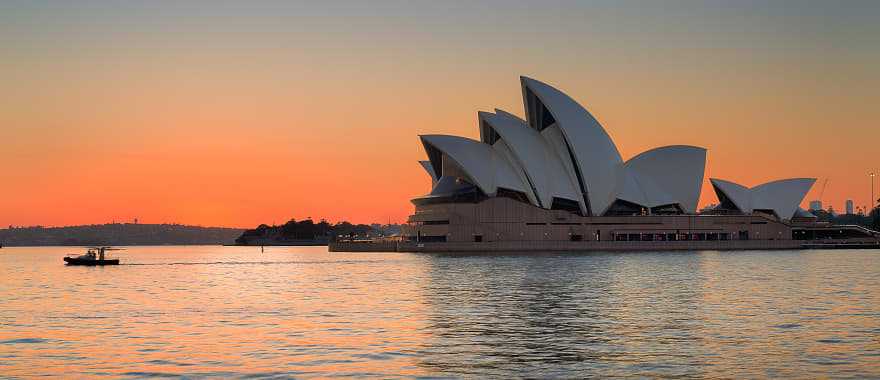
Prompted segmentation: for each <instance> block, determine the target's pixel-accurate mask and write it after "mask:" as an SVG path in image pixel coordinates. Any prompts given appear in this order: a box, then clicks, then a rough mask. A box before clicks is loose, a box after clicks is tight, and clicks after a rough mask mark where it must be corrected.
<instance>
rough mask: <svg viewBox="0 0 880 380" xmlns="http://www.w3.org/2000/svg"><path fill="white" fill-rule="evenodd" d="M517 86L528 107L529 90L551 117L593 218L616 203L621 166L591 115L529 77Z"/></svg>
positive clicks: (565, 96) (611, 146) (606, 134)
mask: <svg viewBox="0 0 880 380" xmlns="http://www.w3.org/2000/svg"><path fill="white" fill-rule="evenodd" d="M520 82H521V84H522V88H523V101H524V103H528V100H527V91H526V90H527V89H528V90H531V91H532V93H534V94H535V96H537V97H538V99H540V101H541V102H542V103H544V106H545V107H547V109H548V110H549V111H550V114H551V115H553V118H554V119H555V120H556V124H557V125H558V126H559V128H560V129H561V130H562V133H563V135H564V136H565V139H566V141H567V143H568V146H569V147H570V148H571V150H572V152H571V153H572V155H573V156H574V158H575V161H577V162H575V164H576V167H577V169H579V170H580V173H581V177H582V180H583V182H584V183H583V186H584V188H586V190H587V195H588V198H589V202H590V209H591V211H592V214H593V215H600V214H602V213H603V212H605V210H606V209H607V208H608V207H609V206H610V205H611V203H612V202H613V201H614V199H615V189H616V187H617V182H618V181H617V175H618V173H619V172H620V168H621V165H622V164H623V160H622V159H621V157H620V152H619V151H618V150H617V147H616V146H615V145H614V142H613V141H611V137H610V136H608V133H607V132H606V131H605V129H604V128H602V125H600V124H599V122H598V121H596V119H595V118H594V117H593V115H591V114H590V113H589V112H587V110H586V109H584V108H583V107H582V106H581V105H580V104H578V103H577V102H576V101H574V99H572V98H570V97H569V96H568V95H566V94H564V93H563V92H562V91H559V90H557V89H555V88H553V87H552V86H550V85H548V84H546V83H543V82H540V81H537V80H534V79H531V78H528V77H520ZM528 113H529V111H528V106H527V107H526V116H527V117H528V118H532V117H534V115H529V114H528Z"/></svg>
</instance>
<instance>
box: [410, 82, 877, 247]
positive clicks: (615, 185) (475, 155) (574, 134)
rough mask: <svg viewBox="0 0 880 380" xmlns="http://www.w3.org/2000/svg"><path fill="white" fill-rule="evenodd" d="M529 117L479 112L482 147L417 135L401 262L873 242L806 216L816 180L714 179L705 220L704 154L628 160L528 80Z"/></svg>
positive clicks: (575, 106) (580, 116)
mask: <svg viewBox="0 0 880 380" xmlns="http://www.w3.org/2000/svg"><path fill="white" fill-rule="evenodd" d="M521 86H522V96H523V103H524V106H525V118H524V119H523V118H520V117H518V116H516V115H513V114H511V113H509V112H505V111H503V110H498V109H496V110H495V112H480V113H479V114H478V127H479V132H480V140H479V141H477V140H473V139H469V138H464V137H458V136H448V135H423V136H420V139H421V143H422V145H423V146H424V150H425V153H426V155H427V160H425V161H421V164H422V166H423V167H424V169H425V171H426V172H427V174H428V175H429V176H430V178H431V184H432V186H431V190H430V191H429V192H428V193H427V194H426V195H424V196H420V197H417V198H415V199H413V200H412V203H413V204H414V205H415V213H414V214H413V215H411V216H410V217H409V220H408V223H407V224H406V226H405V228H404V231H403V240H402V242H401V243H400V246H399V249H400V250H406V251H485V250H490V251H491V250H505V251H507V250H554V249H561V250H592V249H601V250H614V249H624V250H632V249H703V248H706V249H751V248H762V249H763V248H797V247H801V246H802V245H803V244H804V241H805V240H808V239H810V240H812V239H817V238H819V237H821V238H823V239H825V240H829V239H831V240H840V239H850V240H851V239H854V238H855V239H861V238H864V239H868V240H872V239H873V240H876V238H875V235H873V232H872V231H869V230H864V229H860V228H846V229H843V228H840V229H834V230H832V229H831V228H830V226H822V225H819V224H817V223H815V222H814V217H813V216H812V215H811V214H809V213H807V212H805V211H804V210H802V209H800V208H799V205H800V203H801V201H802V200H803V198H804V196H805V195H806V194H807V192H808V191H809V190H810V188H811V187H812V185H813V183H814V182H815V179H813V178H792V179H781V180H778V181H773V182H769V183H765V184H763V185H760V186H755V187H752V188H748V187H745V186H742V185H739V184H736V183H733V182H730V181H725V180H722V179H716V178H711V179H710V183H711V184H712V187H713V189H714V191H715V194H716V195H717V196H718V199H719V205H718V206H717V207H715V208H714V209H712V210H704V211H703V212H698V209H697V203H698V200H699V198H700V192H701V188H702V185H703V180H704V178H703V176H704V172H705V168H706V149H704V148H701V147H696V146H687V145H672V146H664V147H658V148H654V149H651V150H648V151H646V152H642V153H641V154H638V155H636V156H634V157H632V158H630V159H628V160H626V161H624V160H623V158H622V157H621V154H620V152H619V150H618V148H617V146H616V145H615V143H614V141H612V140H611V137H610V136H609V135H608V133H607V132H606V131H605V129H604V128H603V127H602V125H601V124H600V123H599V122H598V121H597V120H596V118H594V117H593V115H591V114H590V112H588V111H587V110H586V109H585V108H584V107H582V106H581V105H580V104H579V103H578V102H576V101H575V100H574V99H572V98H571V97H569V96H567V95H566V94H565V93H563V92H562V91H560V90H558V89H556V88H554V87H552V86H550V85H548V84H546V83H543V82H540V81H537V80H534V79H531V78H526V77H522V78H521Z"/></svg>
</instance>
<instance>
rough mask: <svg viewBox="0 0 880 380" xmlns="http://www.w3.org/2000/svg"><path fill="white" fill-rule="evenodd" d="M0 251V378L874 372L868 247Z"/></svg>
mask: <svg viewBox="0 0 880 380" xmlns="http://www.w3.org/2000/svg"><path fill="white" fill-rule="evenodd" d="M75 251H76V250H71V249H69V248H3V249H2V250H0V376H2V377H6V376H12V377H19V376H21V377H27V376H34V375H76V376H79V377H99V376H120V375H123V376H132V377H152V376H216V377H276V376H282V377H285V376H295V377H309V376H322V377H324V376H330V377H338V376H356V377H365V376H376V377H389V376H404V377H409V376H413V377H417V376H441V377H444V376H448V377H473V376H498V377H508V376H524V375H525V376H532V377H584V376H597V377H608V376H649V377H740V378H742V377H747V378H753V377H800V378H803V377H822V376H834V377H853V378H864V377H877V376H880V364H878V363H880V338H878V337H880V279H878V273H880V264H878V260H880V251H868V250H865V251H797V252H792V251H774V252H696V253H680V252H677V253H670V252H665V253H625V254H620V253H616V254H540V255H471V256H461V255H459V256H451V255H430V254H404V253H357V254H356V253H327V252H326V249H325V248H323V247H290V248H267V250H266V252H265V253H262V254H261V253H260V252H259V249H258V248H256V249H255V248H250V247H136V248H129V249H128V250H126V251H122V252H121V253H120V255H119V256H120V258H121V259H122V262H123V263H124V264H128V265H120V266H118V267H104V268H85V267H64V266H63V265H62V264H61V257H62V256H64V254H65V253H71V252H75Z"/></svg>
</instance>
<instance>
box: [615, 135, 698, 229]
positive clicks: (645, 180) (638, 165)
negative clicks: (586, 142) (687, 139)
mask: <svg viewBox="0 0 880 380" xmlns="http://www.w3.org/2000/svg"><path fill="white" fill-rule="evenodd" d="M705 170H706V149H704V148H700V147H696V146H688V145H672V146H664V147H660V148H654V149H651V150H648V151H645V152H642V153H640V154H638V155H636V156H635V157H633V158H631V159H629V160H628V161H627V162H626V163H625V164H624V171H625V173H624V175H623V176H622V177H624V180H623V184H624V187H623V189H620V190H619V194H618V196H617V197H618V198H620V199H623V200H626V201H630V202H633V203H637V204H640V205H643V206H647V207H656V206H662V205H668V204H678V205H679V206H681V208H682V209H683V210H684V212H686V213H694V212H696V210H697V203H698V202H699V200H700V190H701V189H702V187H703V173H705ZM632 186H638V187H639V188H638V189H633V188H632Z"/></svg>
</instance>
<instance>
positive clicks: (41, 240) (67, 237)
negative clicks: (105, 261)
mask: <svg viewBox="0 0 880 380" xmlns="http://www.w3.org/2000/svg"><path fill="white" fill-rule="evenodd" d="M243 231H244V229H241V228H228V227H201V226H187V225H180V224H135V223H108V224H93V225H81V226H66V227H42V226H33V227H11V226H10V228H6V229H0V245H2V246H4V247H7V246H8V247H16V246H18V247H21V246H53V245H57V246H87V245H201V244H205V245H210V244H232V243H233V242H234V241H235V239H236V238H237V237H239V236H240V235H241V233H242V232H243Z"/></svg>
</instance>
